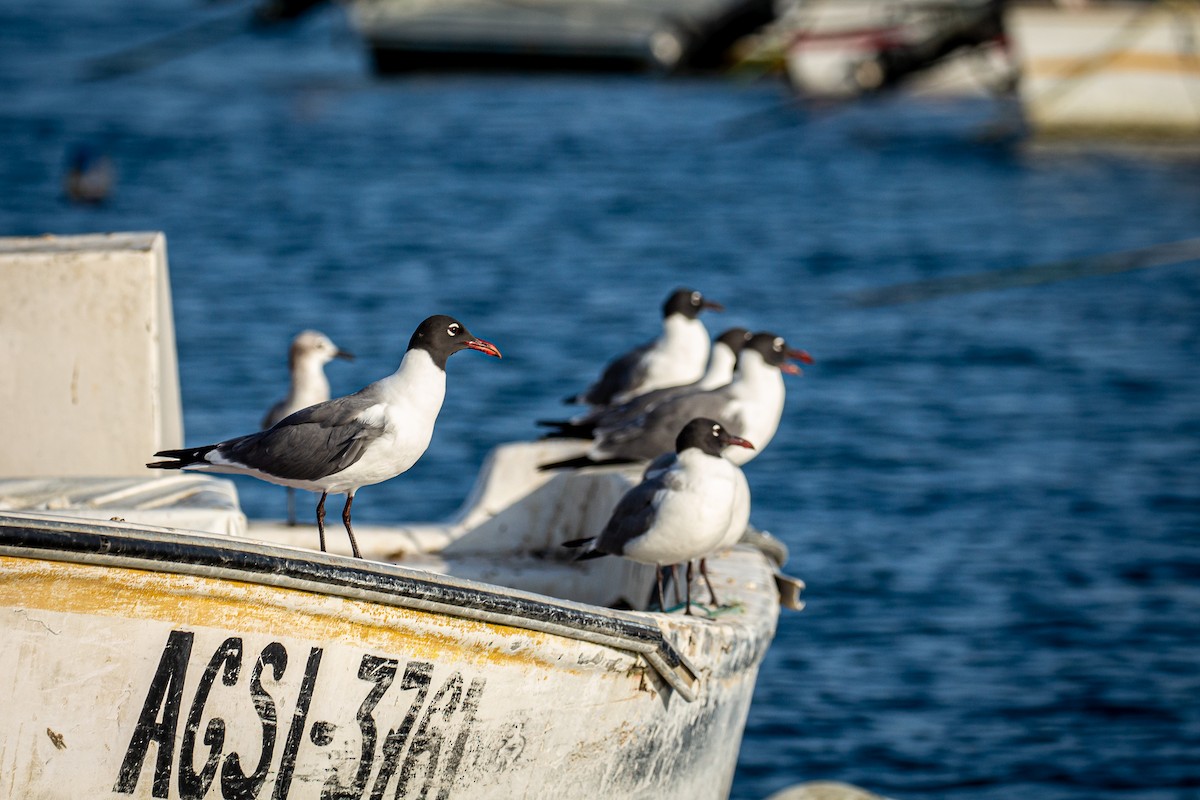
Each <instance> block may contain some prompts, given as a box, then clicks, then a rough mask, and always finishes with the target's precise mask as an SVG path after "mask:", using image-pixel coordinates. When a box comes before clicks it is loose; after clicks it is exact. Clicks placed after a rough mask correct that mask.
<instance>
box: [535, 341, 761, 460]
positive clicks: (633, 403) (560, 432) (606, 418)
mask: <svg viewBox="0 0 1200 800" xmlns="http://www.w3.org/2000/svg"><path fill="white" fill-rule="evenodd" d="M749 341H750V331H748V330H746V329H745V328H730V329H729V330H727V331H725V332H724V333H722V334H721V335H720V336H718V337H717V338H716V341H714V342H713V345H712V352H711V353H710V354H709V356H708V369H707V370H705V372H704V376H703V377H701V378H700V380H698V381H694V382H693V383H688V384H684V385H683V386H668V387H665V388H663V389H655V390H654V391H652V392H646V393H645V394H640V395H638V396H637V397H635V398H633V399H632V400H628V401H626V402H624V403H621V404H620V405H615V406H606V407H603V408H597V409H594V410H592V411H590V412H588V413H587V414H583V415H581V416H578V417H574V418H573V419H569V420H544V419H543V420H538V422H537V424H538V425H540V426H542V427H544V428H554V429H555V430H553V431H551V432H550V433H547V434H546V435H545V436H544V437H542V438H544V439H591V438H592V437H593V436H594V435H595V433H596V430H597V429H601V428H614V427H618V426H620V425H623V424H624V423H626V422H629V421H630V420H633V419H635V418H637V417H638V416H640V415H642V414H645V413H647V412H649V411H650V410H651V409H653V408H654V407H655V406H658V405H660V404H661V403H665V402H666V401H667V400H671V399H673V398H675V397H679V396H681V395H685V394H691V393H692V392H706V391H709V390H710V389H719V388H720V387H722V386H725V385H727V384H728V383H729V382H730V381H732V380H733V371H734V368H735V367H737V360H738V354H740V353H741V352H742V348H743V347H745V346H746V343H747V342H749Z"/></svg>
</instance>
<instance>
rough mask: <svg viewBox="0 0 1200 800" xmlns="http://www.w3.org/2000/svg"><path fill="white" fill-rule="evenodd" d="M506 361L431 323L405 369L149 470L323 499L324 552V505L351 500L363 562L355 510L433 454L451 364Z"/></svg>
mask: <svg viewBox="0 0 1200 800" xmlns="http://www.w3.org/2000/svg"><path fill="white" fill-rule="evenodd" d="M466 349H471V350H478V351H480V352H481V353H486V354H487V355H489V356H495V357H496V358H499V357H500V351H499V350H497V349H496V346H495V345H493V344H492V343H491V342H487V341H484V340H483V339H477V338H476V337H475V336H474V335H472V334H471V332H470V331H468V330H467V327H466V326H465V325H463V324H462V323H461V322H459V321H458V320H456V319H454V318H453V317H448V316H445V315H442V314H439V315H435V316H432V317H429V318H428V319H426V320H425V321H424V322H422V323H421V324H420V325H419V326H418V327H417V330H416V331H415V332H414V333H413V335H412V338H411V339H410V340H409V343H408V350H407V352H405V354H404V358H403V359H402V360H401V362H400V367H399V368H398V369H397V370H396V371H395V372H394V373H392V374H391V375H389V376H388V377H386V378H383V379H382V380H378V381H376V382H375V383H372V384H371V385H369V386H367V387H366V388H364V389H360V390H359V391H357V392H355V393H354V394H352V395H347V396H346V397H339V398H336V399H334V400H327V401H325V402H324V403H318V404H317V405H315V406H310V407H309V408H305V409H303V410H301V411H297V412H296V413H294V414H292V415H291V416H289V417H286V418H284V419H283V420H281V421H280V422H279V423H278V424H276V425H275V426H274V427H272V428H270V429H269V430H265V431H259V432H258V433H251V434H249V435H247V436H239V437H238V438H236V439H227V440H225V441H223V442H218V443H216V444H210V445H205V446H204V447H196V448H191V449H188V448H185V449H182V450H163V451H161V452H158V453H155V455H156V456H161V457H164V458H170V459H174V460H172V461H156V462H152V463H150V464H147V465H146V466H148V467H151V468H154V469H198V470H205V471H208V472H219V473H231V474H238V475H251V476H253V477H255V478H260V479H262V480H265V481H269V482H271V483H277V484H279V485H281V486H290V487H294V488H297V489H307V490H309V491H314V492H320V493H321V500H320V502H318V503H317V531H318V533H319V534H320V541H321V550H322V551H324V550H325V498H326V496H328V495H329V494H331V493H332V494H344V495H346V505H345V506H344V507H343V509H342V523H343V524H344V525H345V526H346V534H347V535H348V536H349V537H350V548H351V550H352V551H353V552H354V555H355V557H356V558H361V557H362V556H361V554H360V553H359V550H358V543H357V542H356V541H355V540H354V529H353V527H352V526H351V523H350V506H351V504H352V503H353V502H354V493H355V492H357V491H358V490H359V489H360V488H362V487H363V486H370V485H372V484H375V483H380V482H382V481H386V480H388V479H389V478H394V477H396V476H397V475H399V474H401V473H402V472H406V471H407V470H408V469H409V468H410V467H412V465H413V464H415V463H417V459H419V458H420V457H421V455H422V454H423V453H424V452H425V449H426V448H427V447H428V446H429V441H430V439H431V438H432V436H433V424H434V422H436V421H437V416H438V412H439V411H441V408H442V401H443V400H444V399H445V397H446V360H447V359H448V358H449V357H450V356H452V355H453V354H454V353H457V352H458V351H459V350H466Z"/></svg>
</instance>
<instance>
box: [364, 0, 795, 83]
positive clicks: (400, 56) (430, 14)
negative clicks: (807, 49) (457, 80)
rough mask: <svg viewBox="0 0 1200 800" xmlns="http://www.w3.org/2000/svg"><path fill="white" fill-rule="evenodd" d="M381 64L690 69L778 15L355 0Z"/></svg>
mask: <svg viewBox="0 0 1200 800" xmlns="http://www.w3.org/2000/svg"><path fill="white" fill-rule="evenodd" d="M349 9H350V19H351V24H352V26H353V27H354V28H355V29H356V30H357V31H358V32H359V34H360V35H361V36H362V37H363V39H364V40H365V41H366V43H367V46H368V48H369V49H370V51H371V55H372V59H373V63H374V66H375V69H376V71H378V72H382V73H388V72H407V71H413V70H431V69H440V70H462V69H492V68H500V69H520V70H553V69H573V70H589V71H625V72H637V71H663V72H675V71H690V70H705V69H713V68H717V67H719V66H721V65H722V64H723V61H724V58H725V53H726V51H727V50H728V48H729V47H730V45H731V44H732V43H733V42H734V41H736V40H737V39H739V38H740V37H742V36H744V35H746V34H748V33H750V32H751V31H754V30H757V29H758V28H760V27H761V26H762V25H764V24H766V23H767V22H769V21H770V20H771V19H772V18H773V9H772V6H771V2H770V0H645V2H628V0H615V1H614V0H440V2H429V0H353V2H351V3H350V6H349Z"/></svg>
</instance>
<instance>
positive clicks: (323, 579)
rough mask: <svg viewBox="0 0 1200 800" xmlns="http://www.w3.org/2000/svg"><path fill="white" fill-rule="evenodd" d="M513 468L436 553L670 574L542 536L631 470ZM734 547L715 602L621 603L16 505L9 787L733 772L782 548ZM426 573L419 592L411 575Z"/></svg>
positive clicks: (589, 512)
mask: <svg viewBox="0 0 1200 800" xmlns="http://www.w3.org/2000/svg"><path fill="white" fill-rule="evenodd" d="M539 452H540V451H539V450H538V449H537V448H532V449H528V448H526V449H525V450H521V449H520V448H518V449H517V450H514V451H510V452H507V453H501V454H500V456H499V457H497V458H494V459H491V460H490V461H489V463H490V464H496V463H507V464H508V465H509V466H510V467H511V466H512V464H513V463H517V462H528V463H535V462H536V458H537V457H539V456H538V453H539ZM505 475H506V476H507V478H506V480H507V483H505V482H503V481H501V482H500V483H497V482H496V481H497V480H498V479H497V478H496V477H495V476H494V475H490V476H489V475H486V474H485V475H484V476H483V477H481V482H480V487H479V489H478V490H477V492H476V493H475V494H474V495H473V496H474V497H475V499H476V500H477V501H479V502H481V503H482V502H485V501H487V500H488V498H491V499H492V500H493V501H494V500H495V498H496V497H497V496H499V494H500V493H508V494H510V495H511V498H513V499H509V500H508V504H507V505H505V504H504V503H498V504H493V505H492V506H491V507H490V511H489V512H488V513H480V512H479V509H478V507H476V508H475V509H474V510H468V511H465V512H464V513H463V514H461V515H460V517H459V519H458V520H457V521H456V522H454V523H452V524H451V525H450V526H443V530H442V531H441V532H440V533H439V534H438V535H437V536H436V537H432V538H433V539H438V540H441V541H449V542H450V543H451V544H450V546H447V547H446V548H445V549H444V550H443V552H441V553H436V554H435V553H426V554H418V556H419V558H418V562H419V563H421V564H425V563H429V559H436V561H437V565H438V568H439V569H441V570H443V571H446V572H449V573H452V574H462V573H466V574H468V575H469V574H470V573H471V571H472V570H473V569H477V568H478V564H480V563H482V562H487V563H489V564H490V566H489V567H488V569H489V576H490V577H491V579H492V580H494V581H495V582H496V583H501V584H505V585H507V586H519V585H520V584H521V583H522V582H528V583H530V584H532V585H536V586H538V587H539V588H540V589H541V590H542V591H545V592H546V594H549V595H552V596H553V597H561V598H577V599H578V598H607V600H605V602H607V601H608V600H611V599H613V598H615V597H619V596H623V597H630V598H634V599H637V598H644V597H645V595H646V590H647V589H648V587H649V584H650V583H651V578H650V573H648V572H647V571H645V570H632V569H629V568H628V565H625V564H623V562H620V561H617V560H615V559H606V560H604V561H607V562H610V563H609V564H601V565H599V566H589V565H586V564H576V563H570V562H566V561H562V560H559V559H557V558H553V557H551V556H552V555H553V554H554V548H552V547H547V548H539V547H536V542H538V541H545V542H547V543H554V542H555V540H556V538H558V537H562V538H566V537H567V536H569V535H571V534H572V533H573V532H574V531H575V530H578V529H579V528H580V527H584V526H586V525H587V524H589V523H588V520H589V519H592V518H594V517H595V516H597V515H599V514H602V512H603V508H602V505H603V503H604V502H608V501H609V500H608V499H611V498H612V497H613V496H615V495H619V489H620V486H621V485H622V483H623V482H627V481H628V480H629V476H628V474H622V473H616V472H605V473H598V474H596V475H594V476H593V477H590V478H589V477H585V476H575V477H572V478H570V479H553V480H545V479H542V478H539V479H538V481H539V482H537V483H531V484H530V486H533V488H532V489H528V488H527V490H526V491H524V492H521V491H520V489H519V487H518V486H516V485H515V484H514V483H513V482H514V481H517V482H519V478H516V477H514V476H515V475H517V473H516V472H514V471H512V470H505ZM510 484H512V485H510ZM577 493H578V494H577ZM568 495H576V496H578V497H581V498H583V500H582V501H581V502H579V503H571V502H569V501H568ZM606 498H607V499H606ZM22 519H23V520H25V521H24V522H22V521H21V520H22ZM465 520H470V522H469V523H468V522H466V521H465ZM534 520H536V521H537V522H538V523H539V524H545V525H547V526H549V529H550V531H551V532H550V533H545V532H538V531H539V530H540V529H537V530H534V531H531V530H530V525H531V524H532V522H533V521H534ZM429 527H431V528H432V527H433V526H429ZM485 534H486V537H487V539H486V540H484V539H483V538H482V537H483V536H484V535H485ZM22 537H24V538H23V539H22ZM55 537H58V538H55ZM505 537H508V539H509V543H510V548H511V549H510V551H509V553H508V555H507V556H504V555H503V554H502V544H501V542H502V540H503V539H504V538H505ZM381 539H385V537H381ZM56 541H58V542H60V543H61V544H62V546H57V545H55V544H54V542H56ZM138 542H142V543H143V545H144V546H143V545H139V544H138ZM84 544H87V547H84V546H83V545H84ZM383 546H388V545H387V542H386V539H385V541H384V545H383ZM456 546H457V548H456ZM139 547H140V548H141V549H139ZM364 549H365V548H364ZM456 549H457V550H458V551H459V552H461V553H462V555H456V554H455V552H454V551H455V550H456ZM196 553H199V554H200V555H202V556H204V559H207V560H204V559H200V558H199V557H196V560H192V561H187V559H191V558H193V557H194V556H195V554H196ZM181 559H182V560H181ZM185 562H186V563H185ZM463 563H466V564H467V565H468V566H467V567H466V568H465V569H460V567H462V565H463ZM505 564H512V565H516V566H515V568H514V569H513V574H514V575H515V576H516V577H515V578H512V579H508V578H506V576H505V574H504V565H505ZM297 565H299V566H298V567H297ZM305 565H309V567H311V569H309V568H308V567H306V566H305ZM470 565H476V566H470ZM277 570H282V571H277ZM289 570H290V571H289ZM710 571H711V572H712V574H713V578H714V583H715V584H716V590H717V592H718V594H719V596H720V597H721V599H722V600H723V601H725V602H735V603H736V604H737V605H736V607H735V608H734V609H733V610H731V611H727V612H726V613H723V614H721V615H719V616H717V617H716V618H715V619H705V618H694V617H685V616H683V615H681V614H658V613H644V612H612V611H607V610H605V609H603V608H597V607H594V606H585V605H582V604H580V603H578V602H574V603H572V602H571V601H569V600H554V599H552V597H542V596H539V595H531V594H528V593H527V592H521V591H518V590H516V589H508V588H501V587H500V586H496V585H491V586H489V585H487V584H478V583H471V582H469V581H463V580H462V579H461V578H456V577H448V576H447V577H442V576H439V575H435V574H432V573H428V572H416V571H413V570H411V569H409V570H405V569H402V568H401V567H397V566H394V565H387V564H378V563H375V564H372V563H371V562H362V561H356V560H351V559H345V558H340V557H338V556H323V555H318V554H312V553H306V552H305V551H302V550H295V549H289V548H281V547H278V546H270V545H263V544H256V543H252V542H247V541H246V540H244V539H237V538H234V537H221V536H197V535H196V534H187V533H184V532H172V531H163V530H154V529H144V528H138V527H137V526H131V525H128V524H118V523H87V522H84V521H79V520H51V519H47V518H41V519H37V518H35V517H33V516H31V515H25V516H24V517H22V518H18V519H15V520H14V519H13V518H11V517H9V518H8V519H7V521H6V519H5V515H4V514H0V642H2V643H3V646H2V647H0V709H3V711H0V722H3V725H2V726H0V798H10V799H11V798H28V797H38V798H78V797H89V798H90V797H137V798H149V797H170V798H195V797H203V798H217V797H226V798H233V797H238V798H251V797H253V798H268V797H269V798H278V800H284V799H285V798H322V799H324V798H351V797H353V798H376V797H378V798H385V797H386V798H393V797H396V798H403V797H426V798H448V797H479V798H493V797H497V798H498V797H504V798H507V797H527V798H542V797H545V798H573V797H578V798H588V800H595V798H596V797H605V798H610V797H611V798H634V797H654V798H672V797H680V798H684V797H686V798H720V797H724V796H725V795H726V794H727V792H728V788H729V785H730V783H731V781H732V777H733V770H734V766H735V763H736V758H737V751H738V745H739V743H740V739H741V733H742V729H743V727H744V725H745V719H746V714H747V712H748V710H749V705H750V699H751V695H752V692H753V687H754V680H755V677H756V673H757V669H758V665H759V663H760V662H761V659H762V657H763V655H764V653H765V651H766V648H767V646H768V645H769V643H770V640H771V638H772V637H773V635H774V630H775V622H776V616H777V614H778V608H779V606H778V596H777V594H776V589H775V570H774V566H773V564H772V563H771V562H770V561H768V559H766V558H765V557H764V556H763V554H762V552H760V551H759V550H757V549H753V548H738V549H735V550H734V551H732V552H730V553H728V554H725V555H724V556H721V557H717V558H714V559H712V560H711V561H710ZM306 576H308V577H306ZM372 576H374V578H372ZM285 578H286V579H287V580H285ZM360 579H361V580H362V581H364V582H363V583H361V584H360V585H359V584H354V581H355V580H360ZM288 581H290V583H289V582H288ZM372 581H374V582H372ZM406 586H409V587H412V588H411V590H412V591H413V592H416V593H417V594H414V595H413V598H415V599H413V600H410V599H408V598H406V597H405V596H401V595H394V594H387V593H386V592H385V590H387V591H405V592H406V591H409V589H405V588H404V587H406ZM363 587H366V588H365V589H364V588H363ZM372 587H373V588H372ZM387 587H392V588H391V589H388V588H387ZM439 587H441V588H439ZM430 591H432V592H434V595H437V593H439V592H440V593H441V596H442V597H443V598H446V601H445V602H442V604H441V605H440V606H437V604H436V603H435V604H433V605H430V603H429V602H428V598H429V597H431V596H434V595H430V594H429V592H430ZM422 592H423V593H425V594H421V593H422ZM539 597H540V599H539ZM422 598H425V599H422ZM455 598H457V599H455ZM505 598H512V602H511V603H509V604H508V605H506V604H505V603H506V602H507V601H505ZM451 601H452V602H457V603H468V604H472V603H481V604H483V605H482V606H479V607H475V606H473V605H465V606H457V607H456V606H454V605H447V604H446V603H447V602H451ZM502 601H503V602H502ZM421 603H425V604H424V605H421ZM435 606H437V607H435ZM484 606H486V608H485V607H484ZM542 607H544V608H545V609H547V613H549V614H550V616H549V617H546V618H545V619H544V620H541V621H539V619H538V618H537V614H538V613H541V612H538V610H537V609H538V608H542ZM588 609H591V611H588ZM589 614H590V615H591V616H590V617H589V616H588V615H589ZM522 615H526V616H522ZM498 620H499V621H498ZM589 620H590V621H589ZM605 620H610V621H611V622H612V623H613V625H615V626H616V627H613V628H611V630H612V631H613V632H616V631H619V630H620V625H626V626H629V625H633V624H634V623H636V625H638V626H641V627H640V630H641V631H642V633H640V634H637V635H638V636H642V637H643V638H642V639H636V638H634V639H621V638H620V636H609V634H607V633H605V631H606V630H609V629H608V628H606V627H605V626H606V625H607V624H608V623H607V622H605ZM542 623H545V624H542ZM539 625H542V627H538V626H539ZM572 625H580V626H581V627H579V628H578V629H577V630H576V629H574V628H572ZM597 625H599V627H596V626H597ZM588 626H592V627H591V628H588ZM573 630H574V631H576V632H574V633H573V632H572V631H573ZM589 630H590V633H589ZM648 631H653V635H654V636H655V637H658V641H659V642H660V645H661V643H662V640H663V639H664V638H665V640H666V642H668V643H669V650H670V653H675V654H677V657H682V658H683V659H685V662H686V664H689V665H690V667H686V668H685V667H678V669H679V670H680V672H681V676H683V678H684V679H685V682H684V684H674V685H677V686H685V685H686V688H687V691H688V696H684V695H683V694H681V691H683V690H682V689H680V690H676V689H673V688H672V685H669V684H668V683H667V682H666V680H665V679H664V676H667V677H670V673H669V672H662V671H661V670H662V669H663V667H662V665H661V664H659V665H658V666H656V667H655V668H651V667H650V665H649V663H648V661H647V659H648V658H650V657H651V655H653V654H652V653H651V652H649V651H647V650H645V649H638V648H639V647H644V646H649V645H646V643H645V639H644V636H645V634H646V633H647V632H648ZM658 631H661V635H660V634H659V633H658ZM630 635H632V633H631V634H630ZM589 637H590V638H589ZM622 642H625V644H622ZM626 645H627V646H626ZM661 646H666V645H661ZM693 693H694V699H692V700H691V701H689V697H691V696H692V695H693Z"/></svg>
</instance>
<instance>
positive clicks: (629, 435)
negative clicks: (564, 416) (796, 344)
mask: <svg viewBox="0 0 1200 800" xmlns="http://www.w3.org/2000/svg"><path fill="white" fill-rule="evenodd" d="M789 359H795V360H798V361H803V362H805V363H811V361H812V357H811V356H809V355H808V353H806V352H805V351H803V350H792V349H789V348H788V346H787V343H786V342H785V341H784V340H783V339H782V338H781V337H779V336H776V335H775V334H773V333H756V334H754V336H753V337H751V339H750V341H749V342H748V343H747V344H746V346H745V348H743V350H742V353H741V355H740V356H739V357H738V368H737V372H736V374H735V375H734V379H733V381H731V382H730V383H729V384H728V385H726V386H722V387H721V388H719V389H712V390H709V391H706V392H692V393H690V394H685V395H682V396H680V397H675V398H672V399H670V400H667V401H666V402H664V403H661V404H659V405H657V406H655V407H654V408H653V409H651V410H650V411H648V412H647V413H645V414H642V415H640V416H638V417H636V418H635V419H632V420H629V421H626V422H623V423H621V424H620V425H617V426H615V427H612V428H604V429H597V430H596V432H595V440H594V441H593V443H592V446H591V448H590V449H589V450H588V452H587V454H586V455H583V456H578V457H576V458H569V459H566V460H563V461H555V462H552V463H548V464H542V465H540V466H539V469H542V470H549V469H563V468H579V467H590V466H603V465H606V464H630V463H634V462H638V461H650V460H651V459H655V458H658V457H659V456H660V455H662V454H663V453H667V452H669V451H670V449H671V443H672V442H673V441H674V438H675V436H676V435H677V434H678V433H679V431H680V430H681V429H682V428H683V426H684V425H686V424H687V423H688V421H689V420H692V419H695V418H696V417H709V418H712V419H715V420H717V421H718V422H720V423H721V424H722V425H723V426H725V427H726V428H728V429H729V430H730V431H732V432H734V433H736V434H737V435H738V436H742V437H744V438H746V439H749V440H750V441H752V442H754V443H755V445H756V447H757V448H758V450H756V451H753V452H751V451H747V450H736V451H733V452H731V453H730V454H729V458H730V460H732V461H733V462H734V463H735V464H744V463H746V462H747V461H749V460H750V459H751V458H753V457H754V455H755V454H756V453H757V452H761V450H762V449H763V448H764V447H766V446H767V444H768V443H769V442H770V441H771V439H772V438H773V437H774V436H775V431H776V430H777V429H778V427H779V421H780V418H781V417H782V415H783V403H784V397H785V390H784V385H783V373H788V374H799V373H800V368H799V367H797V366H796V365H795V364H792V363H789Z"/></svg>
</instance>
